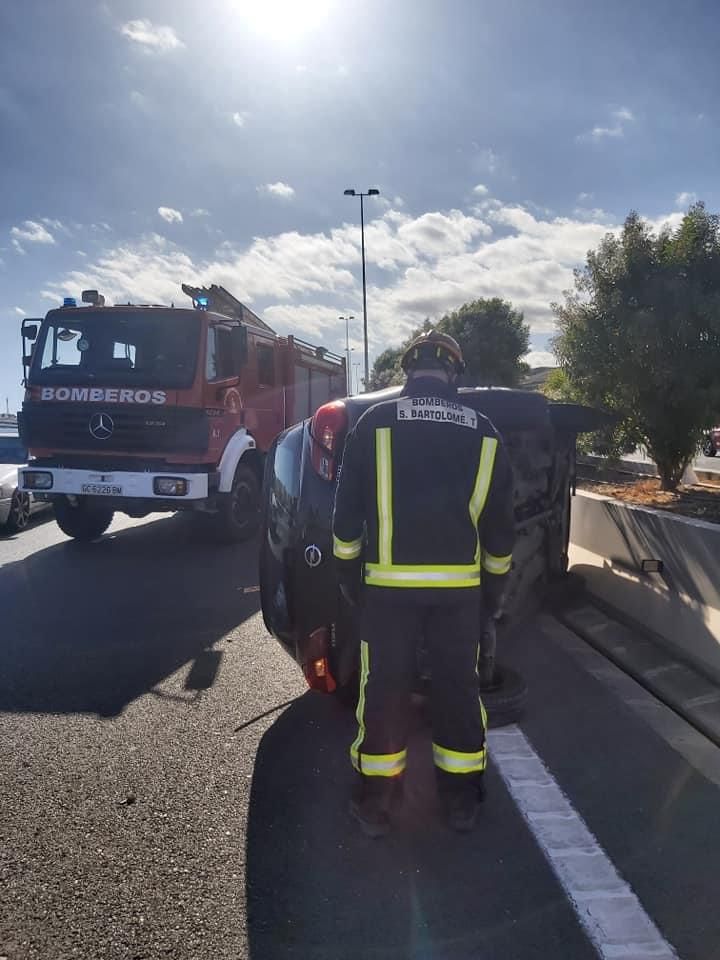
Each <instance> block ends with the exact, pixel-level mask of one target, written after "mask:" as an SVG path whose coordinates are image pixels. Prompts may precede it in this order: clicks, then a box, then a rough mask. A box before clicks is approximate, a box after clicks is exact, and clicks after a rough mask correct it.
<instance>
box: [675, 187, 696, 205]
mask: <svg viewBox="0 0 720 960" xmlns="http://www.w3.org/2000/svg"><path fill="white" fill-rule="evenodd" d="M693 203H697V194H696V193H692V192H691V191H688V190H683V192H682V193H679V194H678V195H677V196H676V197H675V206H676V207H683V208H685V207H689V206H691V205H692V204H693Z"/></svg>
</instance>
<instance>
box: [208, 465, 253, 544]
mask: <svg viewBox="0 0 720 960" xmlns="http://www.w3.org/2000/svg"><path fill="white" fill-rule="evenodd" d="M214 521H215V526H216V532H217V536H218V539H219V540H221V541H222V542H223V543H242V542H243V541H245V540H250V539H251V537H254V536H255V534H256V533H257V530H258V527H259V526H260V484H259V483H258V478H257V476H256V474H255V471H254V470H253V469H252V468H251V467H248V466H246V465H245V464H243V463H241V464H240V465H239V466H238V468H237V470H236V471H235V477H234V479H233V485H232V490H231V491H230V493H221V494H219V495H218V512H217V514H216V515H215V517H214Z"/></svg>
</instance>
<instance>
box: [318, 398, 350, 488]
mask: <svg viewBox="0 0 720 960" xmlns="http://www.w3.org/2000/svg"><path fill="white" fill-rule="evenodd" d="M347 424H348V416H347V409H346V407H345V404H344V403H343V402H342V400H334V401H333V402H332V403H326V404H325V405H324V406H322V407H320V408H319V409H318V411H317V412H316V414H315V416H314V417H313V418H312V424H311V426H310V436H311V437H312V465H313V469H314V470H315V472H316V473H318V474H320V476H321V477H323V478H324V479H325V480H334V479H335V477H336V476H337V468H338V461H339V459H340V456H341V455H342V449H343V444H344V442H345V433H346V431H347Z"/></svg>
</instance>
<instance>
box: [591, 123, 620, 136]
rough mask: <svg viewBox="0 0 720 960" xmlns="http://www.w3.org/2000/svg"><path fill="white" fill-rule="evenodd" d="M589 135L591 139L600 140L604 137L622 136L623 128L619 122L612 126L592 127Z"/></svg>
mask: <svg viewBox="0 0 720 960" xmlns="http://www.w3.org/2000/svg"><path fill="white" fill-rule="evenodd" d="M590 136H591V137H592V139H593V140H602V139H603V138H604V137H624V136H625V130H624V128H623V127H622V126H621V125H620V124H619V123H618V124H616V126H614V127H593V128H592V130H591V131H590Z"/></svg>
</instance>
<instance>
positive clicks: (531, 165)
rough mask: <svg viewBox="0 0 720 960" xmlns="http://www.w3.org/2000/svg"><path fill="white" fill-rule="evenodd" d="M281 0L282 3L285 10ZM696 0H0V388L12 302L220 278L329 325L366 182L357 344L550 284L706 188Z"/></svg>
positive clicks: (353, 263) (282, 316)
mask: <svg viewBox="0 0 720 960" xmlns="http://www.w3.org/2000/svg"><path fill="white" fill-rule="evenodd" d="M301 7H302V9H300V8H301ZM719 26H720V11H719V10H718V9H717V7H716V6H715V5H714V4H713V3H712V2H707V3H705V2H699V0H688V2H686V3H684V4H682V5H677V4H675V3H671V2H666V0H656V2H650V0H638V2H636V3H632V4H628V3H626V2H617V0H609V2H606V3H604V4H597V3H582V2H578V0H548V2H547V3H543V4H538V3H536V2H532V0H492V2H486V0H442V2H441V0H432V2H431V0H394V2H392V3H388V2H379V0H365V2H354V0H306V2H305V4H300V2H299V0H203V2H202V3H200V2H199V0H192V2H190V0H173V2H165V0H138V2H135V0H133V2H125V0H113V2H108V3H95V2H93V0H63V2H62V3H48V2H47V0H24V2H23V3H22V4H13V3H5V4H2V5H0V121H1V122H2V136H1V137H0V163H1V169H2V204H1V205H0V261H1V262H0V287H1V289H2V294H3V295H2V298H1V299H0V397H2V405H3V407H4V398H5V397H6V396H7V397H9V399H10V405H11V408H16V407H17V406H18V404H19V402H20V400H21V390H20V386H19V380H20V375H21V371H20V366H19V355H20V344H19V337H18V332H17V331H18V328H19V321H20V319H21V315H30V316H40V315H43V314H44V313H45V312H46V311H47V310H48V309H49V308H50V307H51V306H53V305H55V304H57V303H58V302H59V301H60V299H61V298H62V296H63V295H66V294H74V295H77V296H79V294H80V290H81V289H82V287H91V286H92V287H98V288H99V289H100V290H101V292H103V293H105V295H106V297H107V299H108V300H109V301H113V300H128V299H133V300H139V301H147V300H151V301H154V302H169V301H170V300H175V302H176V303H181V302H183V300H184V298H183V296H182V294H181V293H180V289H179V286H180V283H181V282H182V281H199V282H203V283H212V282H216V283H222V284H224V285H225V286H227V287H228V289H230V290H231V291H232V292H234V293H236V295H238V296H239V297H240V298H241V299H243V300H245V302H247V303H248V304H249V305H250V306H252V308H253V309H255V310H256V311H257V312H259V313H261V314H262V315H263V316H265V317H266V319H268V321H269V322H271V323H272V324H273V325H274V326H276V328H277V329H278V330H279V331H281V332H290V331H294V332H296V333H298V334H299V335H305V336H306V337H307V338H310V339H314V340H316V341H318V342H322V343H325V344H327V345H329V346H331V347H335V348H336V349H342V347H343V346H344V325H343V324H341V323H340V322H339V321H338V319H337V317H338V315H339V314H345V313H354V314H355V316H356V317H357V318H358V320H357V321H356V324H355V332H354V335H353V337H352V345H353V346H354V348H355V350H356V355H355V356H356V358H357V359H360V350H361V340H360V322H359V318H360V317H361V314H362V300H361V288H360V282H359V278H360V253H359V241H360V236H359V227H358V220H359V210H358V207H357V202H356V201H353V200H349V199H347V198H345V197H344V196H343V189H344V188H345V187H356V188H358V189H359V188H366V187H369V186H373V187H378V188H379V189H380V190H381V193H382V197H381V199H380V200H379V201H376V200H370V201H368V203H367V220H368V229H367V231H366V242H367V256H368V317H369V325H370V331H371V352H372V353H373V354H375V353H377V352H378V351H379V350H381V349H383V348H384V347H385V346H387V345H388V344H391V343H395V342H398V341H399V340H400V339H402V338H403V336H405V335H406V334H407V332H408V331H409V330H410V329H412V328H413V326H414V325H416V324H417V323H419V322H421V321H422V320H423V319H424V317H425V316H431V317H437V316H440V315H442V313H443V312H444V311H446V310H448V309H451V308H453V307H455V306H459V305H460V304H461V303H462V302H464V301H465V300H469V299H472V298H474V297H476V296H481V295H485V296H487V295H500V296H505V297H507V298H508V299H510V300H511V301H512V302H513V303H515V304H516V305H517V306H518V307H520V308H522V309H523V310H524V311H525V315H526V318H527V320H528V321H529V322H530V324H531V327H532V334H533V335H532V347H533V353H532V354H531V357H530V359H531V361H533V362H541V361H542V360H543V359H544V358H545V351H546V350H547V345H548V338H549V336H550V335H551V334H552V320H551V315H550V312H549V308H548V305H549V303H550V301H552V300H554V299H557V298H559V297H560V296H561V293H562V290H563V289H565V288H567V287H568V286H569V285H570V282H571V276H572V267H573V266H574V265H575V264H577V263H578V262H580V261H581V260H582V259H583V258H584V254H585V252H586V250H587V249H588V248H590V247H593V246H595V245H596V244H597V242H598V241H599V240H600V239H601V237H602V236H603V234H604V233H605V231H606V230H608V229H612V228H613V227H615V226H617V224H618V223H620V222H621V221H622V219H623V218H624V216H625V215H626V214H627V212H628V210H629V209H630V208H636V209H638V210H639V211H640V212H641V213H642V214H643V215H644V216H647V217H648V218H649V219H651V220H654V221H657V222H661V221H663V220H666V219H668V218H671V221H672V220H676V219H677V217H678V216H679V211H681V210H683V209H685V208H686V207H687V205H688V203H689V202H691V200H692V199H693V197H698V198H700V199H704V200H705V201H706V202H707V204H708V206H709V207H710V208H711V209H717V207H718V197H717V196H716V193H717V187H716V185H715V184H716V180H717V157H718V156H719V155H720V135H719V134H720V130H719V128H718V108H717V102H718V100H719V97H718V87H719V86H720V74H719V73H718V70H717V53H716V41H717V36H718V27H719Z"/></svg>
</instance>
